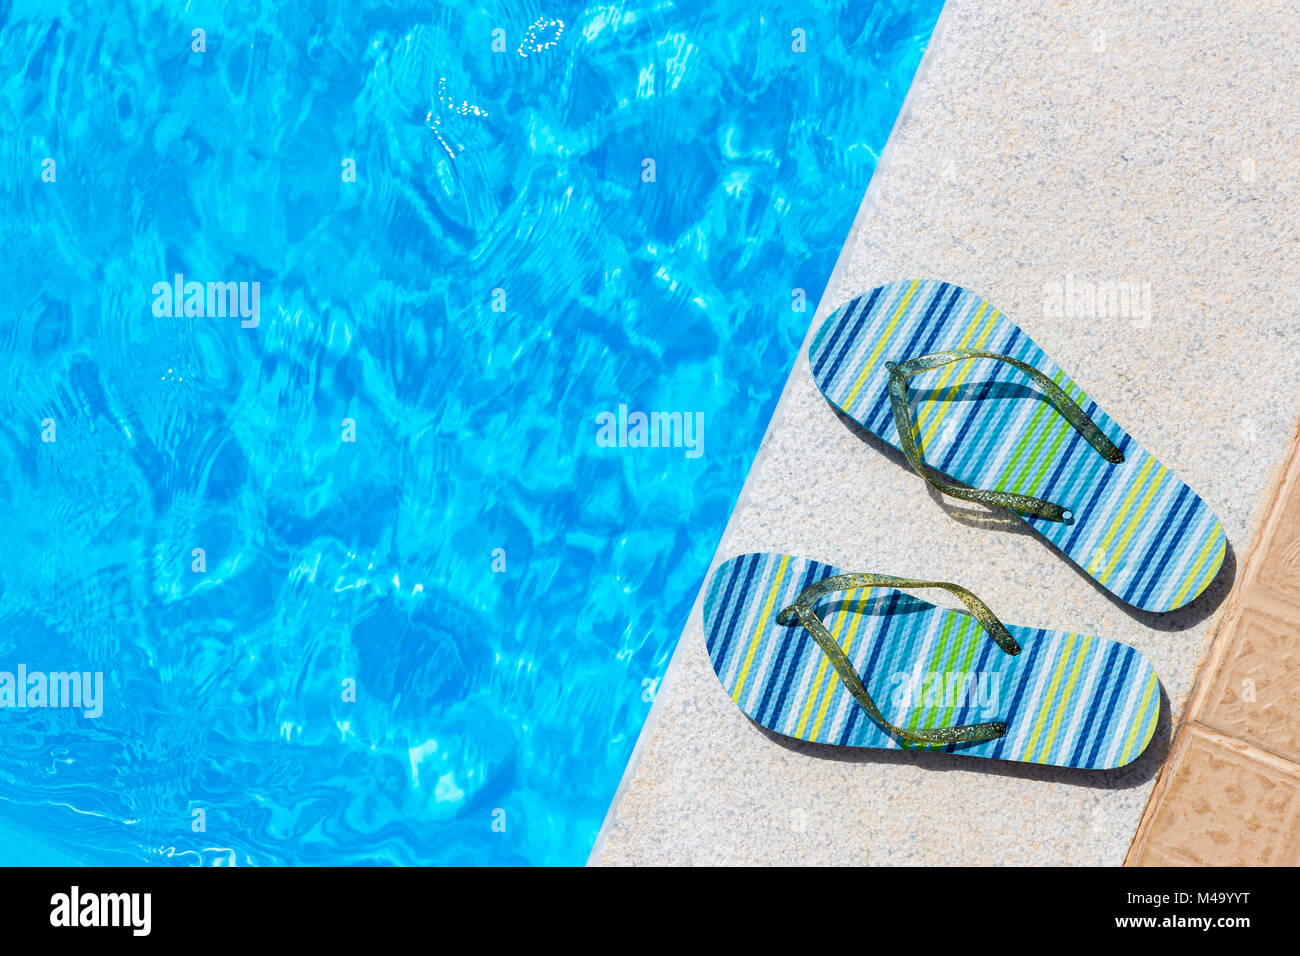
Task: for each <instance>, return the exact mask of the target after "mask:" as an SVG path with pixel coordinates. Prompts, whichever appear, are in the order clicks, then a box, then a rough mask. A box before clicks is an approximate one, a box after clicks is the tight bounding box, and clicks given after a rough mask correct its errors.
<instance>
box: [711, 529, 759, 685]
mask: <svg viewBox="0 0 1300 956" xmlns="http://www.w3.org/2000/svg"><path fill="white" fill-rule="evenodd" d="M753 558H754V560H753V561H751V562H750V564H749V570H748V571H746V572H745V578H744V581H745V583H744V584H743V585H741V588H740V596H739V597H738V598H736V613H735V614H734V615H732V618H731V623H730V624H729V625H728V626H727V631H726V633H725V634H724V635H723V638H722V643H720V644H719V645H718V653H717V654H715V655H714V658H713V668H714V670H717V668H718V667H719V666H720V665H721V664H722V662H723V661H725V660H726V659H727V649H728V648H729V647H730V646H731V638H732V636H733V635H734V634H735V633H736V625H737V623H738V622H739V621H741V620H743V619H744V613H743V611H744V607H745V600H746V598H747V596H748V595H749V586H750V585H751V584H753V583H754V578H755V577H756V575H755V573H754V572H755V570H756V568H757V567H758V565H759V563H760V562H761V561H763V555H759V554H756V555H754V556H753ZM741 560H744V559H743V558H742V559H741Z"/></svg>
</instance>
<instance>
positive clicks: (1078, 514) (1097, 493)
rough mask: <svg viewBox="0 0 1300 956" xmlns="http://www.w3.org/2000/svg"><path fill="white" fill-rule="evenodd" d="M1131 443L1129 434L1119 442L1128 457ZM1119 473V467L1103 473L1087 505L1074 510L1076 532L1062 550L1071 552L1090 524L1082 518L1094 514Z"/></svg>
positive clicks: (1120, 447) (1121, 452)
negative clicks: (1107, 487)
mask: <svg viewBox="0 0 1300 956" xmlns="http://www.w3.org/2000/svg"><path fill="white" fill-rule="evenodd" d="M1131 444H1133V439H1131V438H1130V437H1129V436H1128V435H1125V436H1124V437H1123V438H1121V439H1120V440H1119V442H1118V447H1119V450H1120V454H1123V455H1124V456H1125V457H1126V458H1127V457H1128V456H1127V454H1126V452H1127V451H1128V447H1129V445H1131ZM1117 474H1119V469H1118V468H1110V469H1107V471H1106V474H1105V475H1103V476H1102V479H1101V481H1099V482H1098V483H1097V487H1096V488H1094V489H1093V492H1092V498H1091V499H1089V501H1088V505H1087V507H1085V508H1083V509H1081V510H1078V511H1075V512H1074V521H1075V524H1074V533H1073V534H1071V535H1070V537H1069V540H1067V541H1066V542H1065V543H1064V544H1062V545H1061V546H1060V548H1061V550H1062V551H1064V552H1065V553H1066V554H1069V553H1070V549H1071V548H1073V547H1074V544H1075V542H1076V541H1077V540H1078V539H1079V535H1080V534H1081V533H1082V532H1083V529H1084V528H1085V527H1086V526H1087V524H1088V522H1087V521H1083V520H1081V519H1082V518H1083V517H1084V516H1086V515H1091V514H1092V509H1093V508H1095V507H1097V502H1099V501H1100V500H1101V496H1102V494H1103V493H1104V492H1105V491H1106V486H1107V485H1108V484H1110V480H1111V479H1112V478H1114V477H1115V476H1116V475H1117Z"/></svg>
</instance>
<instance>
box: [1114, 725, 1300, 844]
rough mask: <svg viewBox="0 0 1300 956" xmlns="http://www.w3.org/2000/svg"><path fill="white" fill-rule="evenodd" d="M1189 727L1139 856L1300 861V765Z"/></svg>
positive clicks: (1147, 829)
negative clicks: (1185, 740) (1183, 745)
mask: <svg viewBox="0 0 1300 956" xmlns="http://www.w3.org/2000/svg"><path fill="white" fill-rule="evenodd" d="M1189 735H1190V736H1189V738H1188V740H1187V742H1186V746H1185V747H1184V748H1182V749H1181V751H1180V754H1179V756H1178V758H1177V763H1176V764H1175V765H1173V766H1171V767H1170V768H1169V769H1168V771H1167V772H1168V773H1170V774H1172V777H1171V779H1170V781H1169V784H1168V786H1167V787H1166V788H1164V792H1163V794H1162V796H1161V798H1160V802H1159V805H1158V806H1157V807H1155V809H1154V812H1153V814H1152V816H1151V819H1150V821H1149V825H1148V827H1147V828H1146V832H1145V839H1144V840H1143V842H1142V845H1141V846H1140V847H1139V848H1138V850H1137V852H1136V854H1135V860H1134V862H1136V863H1138V864H1140V865H1162V864H1169V863H1174V862H1182V863H1190V864H1194V865H1202V866H1288V865H1295V864H1296V863H1297V862H1298V861H1300V768H1297V767H1293V766H1290V765H1289V764H1287V763H1286V762H1284V761H1281V760H1278V759H1276V758H1272V757H1270V756H1269V755H1266V754H1261V753H1259V752H1252V751H1251V749H1250V748H1248V747H1246V746H1245V745H1243V744H1241V743H1238V742H1236V741H1233V740H1231V739H1230V738H1227V737H1222V736H1220V735H1218V734H1214V733H1213V732H1210V731H1206V730H1203V729H1201V728H1199V727H1196V726H1195V725H1193V726H1192V727H1191V728H1190V729H1189Z"/></svg>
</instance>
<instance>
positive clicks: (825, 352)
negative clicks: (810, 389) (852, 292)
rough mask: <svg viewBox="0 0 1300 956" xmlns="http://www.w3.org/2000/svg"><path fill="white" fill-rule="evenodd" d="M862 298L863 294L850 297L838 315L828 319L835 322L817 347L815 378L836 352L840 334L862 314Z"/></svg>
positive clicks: (814, 365)
mask: <svg viewBox="0 0 1300 956" xmlns="http://www.w3.org/2000/svg"><path fill="white" fill-rule="evenodd" d="M862 299H863V297H862V296H857V297H856V298H854V299H850V300H849V302H848V304H847V305H845V306H844V308H843V310H842V311H840V313H839V315H838V316H836V317H834V318H833V319H832V318H828V319H827V320H826V321H827V322H831V321H833V322H834V323H835V324H834V325H833V326H832V327H831V328H830V329H829V330H828V331H827V332H826V337H825V339H824V340H823V341H822V343H821V345H820V346H819V347H818V349H817V361H816V362H814V363H813V367H812V372H813V378H814V379H815V378H817V376H818V375H819V374H821V370H822V366H824V365H825V364H826V359H828V358H829V357H830V356H831V355H832V353H834V351H835V348H836V346H837V345H838V343H839V342H840V336H842V335H843V334H844V332H845V330H846V329H847V328H848V327H849V325H850V324H851V323H852V322H853V320H854V319H855V318H857V317H858V316H860V315H861V314H862V304H863V303H862ZM811 358H812V356H811V355H810V356H809V359H810V360H811Z"/></svg>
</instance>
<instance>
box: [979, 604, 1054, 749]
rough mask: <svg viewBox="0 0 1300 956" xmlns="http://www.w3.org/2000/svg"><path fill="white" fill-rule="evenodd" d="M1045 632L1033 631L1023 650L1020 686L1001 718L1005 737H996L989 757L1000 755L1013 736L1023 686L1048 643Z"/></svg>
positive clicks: (1021, 700)
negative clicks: (1044, 638) (1022, 671)
mask: <svg viewBox="0 0 1300 956" xmlns="http://www.w3.org/2000/svg"><path fill="white" fill-rule="evenodd" d="M1046 633H1047V632H1046V631H1045V630H1044V629H1043V628H1041V627H1040V628H1039V629H1038V630H1037V631H1035V632H1034V636H1033V639H1032V640H1031V641H1030V642H1029V650H1028V651H1026V652H1025V661H1024V663H1023V664H1021V665H1020V666H1021V667H1023V668H1024V669H1025V673H1024V676H1023V677H1021V678H1020V686H1018V687H1017V688H1016V692H1015V693H1014V694H1012V695H1011V703H1010V705H1008V707H1007V715H1006V717H1004V718H1003V719H1002V720H1003V723H1005V724H1006V725H1007V734H1006V736H1005V737H999V738H998V744H997V746H996V747H995V748H994V749H993V753H991V754H989V756H990V757H1001V756H1002V751H1003V750H1005V749H1006V746H1007V741H1009V740H1010V739H1011V738H1012V736H1014V731H1015V723H1014V721H1015V717H1016V713H1017V712H1018V711H1019V710H1020V705H1021V704H1022V703H1023V702H1024V696H1025V688H1026V686H1028V684H1029V681H1030V680H1031V679H1032V678H1033V676H1034V664H1036V663H1037V662H1038V658H1039V657H1040V656H1041V655H1042V653H1043V648H1044V647H1046V646H1047V644H1048V642H1047V641H1045V640H1043V635H1044V634H1046Z"/></svg>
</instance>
